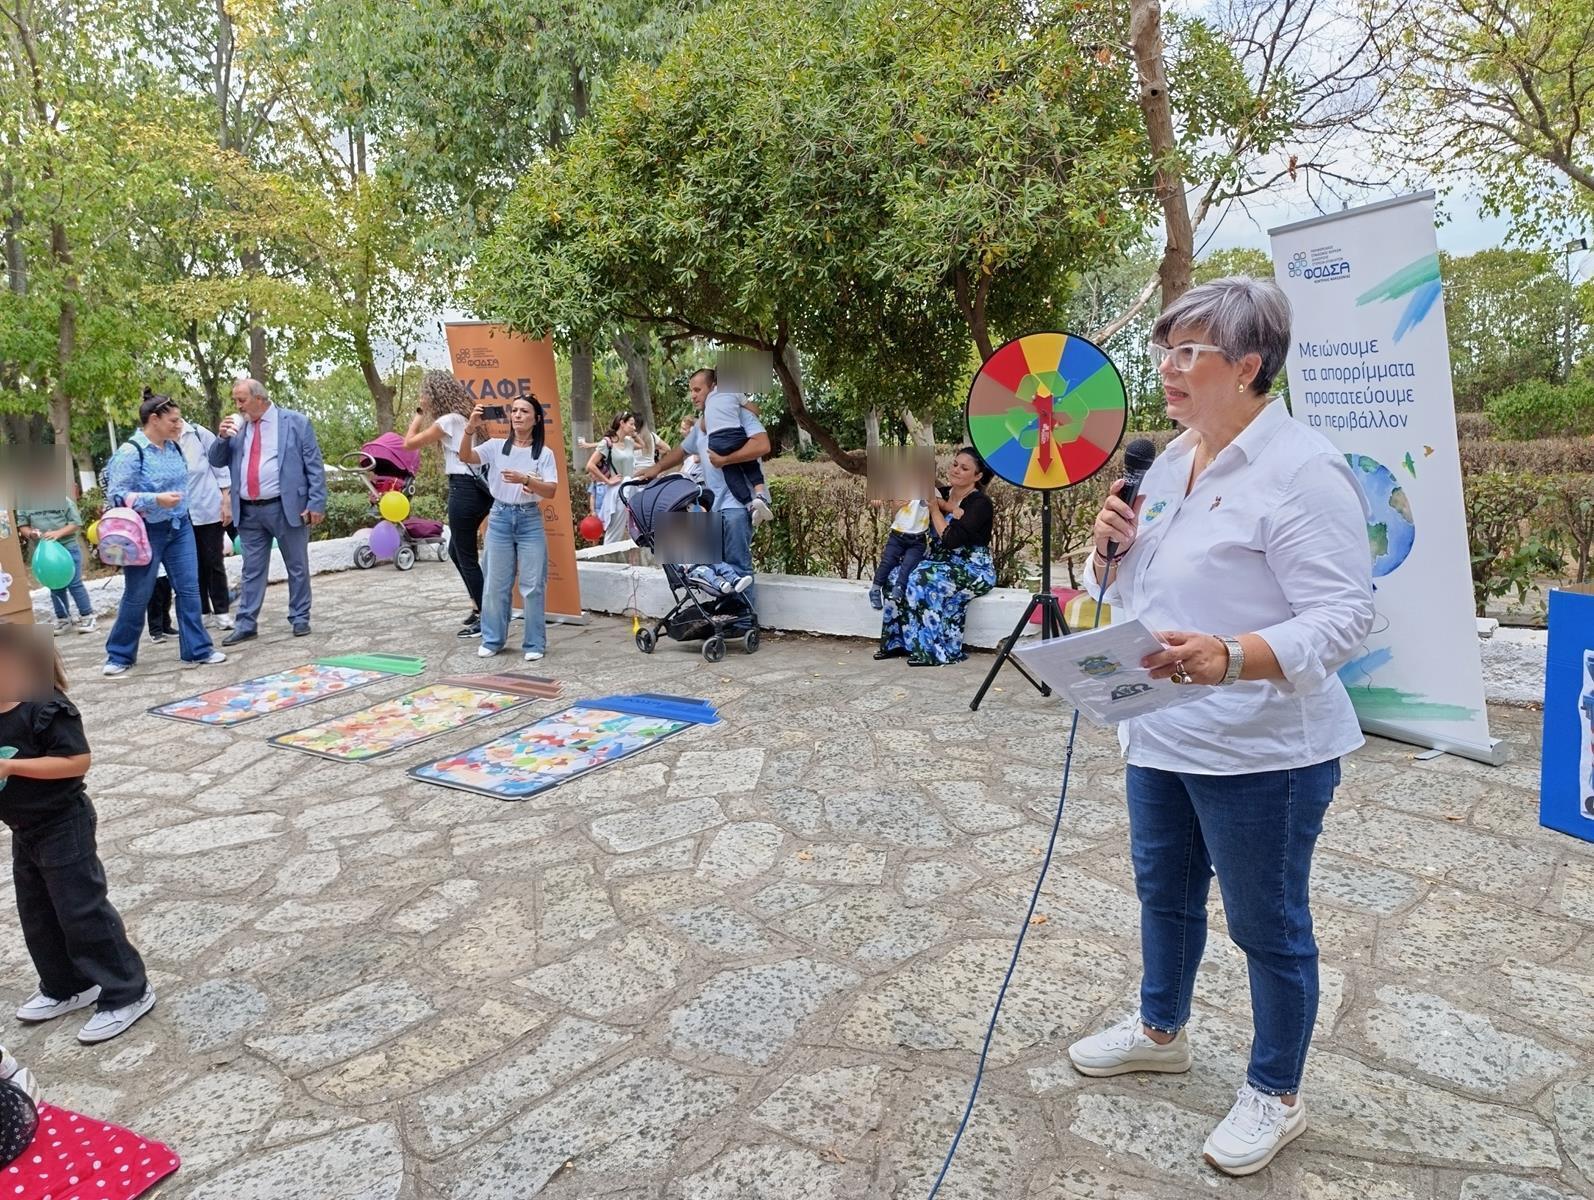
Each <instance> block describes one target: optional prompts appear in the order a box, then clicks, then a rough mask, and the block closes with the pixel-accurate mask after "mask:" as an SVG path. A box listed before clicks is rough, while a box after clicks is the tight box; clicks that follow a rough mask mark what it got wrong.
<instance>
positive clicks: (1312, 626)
mask: <svg viewBox="0 0 1594 1200" xmlns="http://www.w3.org/2000/svg"><path fill="white" fill-rule="evenodd" d="M1289 340H1290V308H1289V301H1288V300H1286V299H1285V297H1284V294H1283V292H1281V291H1280V290H1279V289H1278V288H1277V287H1276V286H1274V285H1273V284H1272V283H1265V282H1262V281H1261V280H1256V279H1247V278H1232V279H1220V280H1217V281H1216V282H1214V283H1209V284H1205V285H1203V286H1201V287H1198V288H1194V289H1192V290H1191V291H1189V292H1186V293H1185V294H1184V295H1183V296H1181V297H1180V298H1179V299H1178V300H1176V301H1175V302H1174V303H1173V304H1171V305H1169V306H1168V308H1167V309H1166V310H1165V311H1164V312H1163V314H1162V316H1161V317H1160V318H1159V319H1158V321H1157V324H1156V326H1155V327H1154V329H1153V331H1152V345H1151V354H1152V360H1153V361H1154V362H1155V363H1156V364H1157V368H1158V370H1159V371H1160V373H1161V376H1162V385H1163V394H1164V397H1165V399H1166V401H1167V406H1168V415H1169V416H1170V417H1172V418H1173V420H1174V421H1175V422H1177V423H1178V424H1179V425H1181V426H1183V427H1184V432H1183V433H1182V434H1181V435H1180V436H1179V437H1177V438H1176V439H1174V441H1173V442H1172V443H1171V444H1170V445H1169V446H1168V449H1167V451H1166V452H1165V453H1164V454H1163V455H1162V457H1161V458H1159V459H1158V460H1156V462H1155V464H1154V465H1153V466H1152V467H1151V469H1150V470H1149V471H1148V472H1147V474H1146V477H1145V480H1144V482H1143V483H1142V485H1141V487H1140V489H1139V494H1138V496H1137V497H1136V498H1135V499H1134V504H1133V507H1132V508H1131V507H1130V505H1128V504H1125V503H1124V501H1123V499H1121V498H1120V495H1119V493H1120V492H1121V491H1122V490H1123V488H1124V484H1123V483H1122V482H1120V483H1118V484H1115V485H1114V487H1113V489H1112V495H1111V496H1110V497H1109V499H1108V500H1107V503H1106V505H1105V506H1104V507H1103V508H1102V510H1101V512H1100V513H1099V514H1098V516H1097V518H1096V523H1095V528H1094V533H1095V542H1096V551H1095V554H1094V556H1093V558H1092V570H1093V575H1094V584H1095V587H1096V588H1099V587H1101V586H1102V585H1103V584H1105V585H1106V588H1107V592H1106V598H1107V601H1108V603H1109V604H1111V605H1112V606H1113V608H1114V609H1115V610H1116V611H1119V612H1122V613H1124V614H1126V615H1128V616H1132V617H1138V618H1139V619H1140V620H1142V621H1143V622H1144V623H1145V624H1146V625H1147V627H1149V628H1150V629H1153V630H1155V631H1157V636H1158V637H1159V639H1160V640H1161V641H1162V643H1163V646H1164V647H1165V648H1164V649H1163V650H1162V651H1161V652H1159V653H1157V654H1155V655H1152V656H1151V657H1150V658H1148V659H1147V660H1146V661H1145V663H1144V664H1143V665H1144V666H1146V667H1148V668H1150V670H1151V674H1152V675H1153V677H1155V678H1159V679H1172V680H1173V681H1174V682H1175V683H1177V684H1180V685H1182V686H1185V687H1191V688H1198V689H1200V695H1199V697H1198V698H1197V699H1195V700H1193V701H1191V702H1189V703H1187V704H1183V705H1180V706H1176V707H1173V708H1168V709H1164V710H1162V711H1160V712H1156V713H1151V714H1148V715H1146V716H1142V717H1136V718H1133V719H1132V720H1128V721H1125V722H1123V723H1122V725H1121V726H1120V729H1119V739H1120V741H1121V742H1122V743H1123V746H1124V751H1125V757H1126V758H1127V760H1128V767H1127V770H1126V784H1127V792H1128V800H1129V842H1130V852H1131V858H1132V860H1133V863H1134V872H1135V891H1136V894H1137V895H1138V896H1139V899H1140V934H1141V947H1140V951H1141V965H1142V978H1141V986H1140V1008H1139V1011H1138V1012H1135V1013H1131V1014H1130V1015H1129V1016H1128V1017H1126V1018H1125V1019H1124V1020H1123V1021H1122V1022H1120V1023H1119V1024H1117V1025H1115V1026H1113V1027H1112V1028H1110V1029H1107V1030H1105V1031H1104V1032H1101V1033H1098V1034H1095V1035H1093V1036H1091V1037H1087V1038H1084V1039H1083V1040H1081V1041H1078V1042H1075V1043H1074V1044H1073V1045H1072V1046H1070V1047H1069V1051H1068V1053H1069V1057H1070V1058H1071V1059H1072V1061H1073V1063H1074V1066H1075V1067H1076V1068H1077V1069H1078V1070H1079V1071H1080V1072H1082V1073H1083V1074H1086V1075H1094V1076H1108V1075H1121V1074H1125V1073H1127V1072H1131V1071H1162V1072H1181V1071H1187V1070H1189V1069H1190V1044H1189V1041H1188V1040H1187V1038H1186V1035H1185V1032H1184V1026H1185V1023H1186V1022H1187V1021H1188V1020H1189V1019H1190V1001H1191V995H1192V992H1193V991H1194V988H1195V982H1196V970H1197V968H1198V967H1199V966H1200V965H1201V953H1202V950H1203V948H1204V947H1205V944H1206V931H1207V895H1208V891H1209V886H1210V884H1211V880H1212V875H1213V872H1214V870H1215V871H1216V873H1217V876H1218V886H1219V888H1220V890H1221V891H1222V894H1223V908H1224V913H1225V915H1226V917H1227V919H1228V929H1229V936H1230V938H1232V939H1233V941H1234V942H1235V944H1236V945H1238V946H1239V947H1240V949H1241V950H1243V951H1244V952H1245V956H1246V961H1247V964H1248V966H1249V970H1250V980H1251V1011H1252V1018H1253V1024H1254V1027H1255V1035H1254V1039H1253V1041H1252V1044H1251V1057H1250V1064H1249V1067H1248V1069H1247V1071H1246V1077H1245V1080H1244V1081H1243V1082H1242V1083H1241V1085H1240V1087H1239V1090H1238V1093H1237V1099H1236V1101H1235V1104H1234V1107H1233V1108H1232V1109H1231V1110H1230V1112H1229V1115H1228V1116H1227V1117H1225V1118H1224V1119H1223V1120H1222V1121H1221V1122H1220V1123H1219V1124H1218V1126H1217V1128H1216V1129H1214V1130H1213V1131H1212V1134H1211V1136H1210V1137H1208V1138H1207V1140H1206V1144H1205V1146H1204V1147H1203V1155H1204V1157H1205V1158H1206V1161H1207V1162H1208V1163H1210V1164H1211V1165H1213V1166H1214V1167H1217V1168H1218V1169H1219V1170H1221V1171H1224V1172H1226V1173H1227V1174H1230V1175H1249V1174H1252V1173H1254V1172H1256V1171H1260V1170H1261V1169H1262V1168H1263V1167H1265V1166H1267V1164H1268V1163H1269V1162H1270V1161H1272V1159H1273V1156H1274V1155H1275V1154H1276V1153H1277V1152H1278V1150H1279V1149H1280V1148H1281V1147H1282V1146H1284V1145H1285V1144H1286V1143H1287V1142H1289V1141H1290V1140H1291V1139H1293V1138H1295V1137H1296V1136H1297V1135H1299V1134H1300V1133H1301V1131H1302V1130H1303V1129H1304V1128H1305V1122H1306V1103H1305V1099H1304V1097H1303V1095H1302V1090H1301V1089H1302V1083H1301V1076H1302V1072H1303V1070H1304V1068H1305V1065H1306V1051H1307V1047H1308V1046H1309V1045H1310V1043H1311V1039H1312V1024H1313V1021H1314V1020H1315V1019H1316V1016H1317V1003H1318V977H1317V943H1316V941H1315V940H1314V939H1313V936H1312V914H1311V909H1310V906H1309V895H1308V886H1307V881H1308V878H1309V876H1310V873H1311V864H1312V851H1313V847H1314V846H1315V844H1316V842H1317V837H1318V834H1319V833H1321V831H1322V828H1323V816H1324V814H1325V812H1326V811H1327V809H1328V805H1329V801H1330V800H1331V799H1332V798H1333V795H1334V788H1335V787H1336V786H1337V785H1338V783H1339V778H1340V768H1339V760H1340V757H1341V756H1342V755H1345V754H1348V753H1350V752H1351V751H1352V750H1355V749H1356V748H1357V747H1358V746H1360V745H1361V744H1362V735H1361V729H1360V727H1359V726H1358V724H1357V721H1356V713H1355V711H1354V710H1353V709H1352V707H1351V702H1350V697H1349V696H1348V695H1347V694H1346V692H1345V688H1344V685H1343V684H1342V683H1341V682H1340V680H1339V677H1338V675H1336V674H1335V672H1336V671H1337V670H1338V669H1339V668H1340V667H1341V666H1342V665H1344V664H1345V663H1346V662H1348V661H1349V660H1350V659H1351V658H1352V656H1353V655H1354V654H1355V653H1356V652H1357V649H1358V648H1359V646H1360V645H1361V642H1362V639H1363V638H1365V637H1366V636H1367V633H1368V631H1369V630H1370V629H1371V628H1372V623H1373V589H1372V555H1371V552H1370V550H1369V547H1368V542H1367V515H1366V514H1367V508H1366V501H1365V500H1364V498H1363V497H1362V494H1361V490H1360V488H1359V486H1358V485H1357V483H1356V480H1355V477H1354V476H1353V475H1352V474H1351V471H1350V469H1349V466H1348V465H1347V464H1346V462H1345V458H1344V455H1342V454H1341V453H1340V452H1339V451H1338V450H1337V449H1335V447H1334V446H1333V445H1332V444H1331V443H1330V442H1329V441H1328V440H1327V439H1326V438H1324V437H1323V436H1322V435H1321V434H1319V433H1317V432H1315V431H1313V430H1311V429H1308V428H1307V427H1306V426H1305V425H1302V424H1300V423H1298V422H1296V421H1294V420H1292V419H1291V418H1290V415H1289V413H1288V412H1287V411H1285V408H1284V403H1283V401H1281V400H1275V399H1272V398H1271V397H1270V396H1269V395H1268V389H1269V387H1270V386H1271V385H1272V383H1273V380H1274V378H1275V377H1276V376H1277V374H1278V373H1279V371H1280V370H1281V369H1282V368H1283V366H1284V358H1285V355H1286V353H1287V351H1288V349H1289Z"/></svg>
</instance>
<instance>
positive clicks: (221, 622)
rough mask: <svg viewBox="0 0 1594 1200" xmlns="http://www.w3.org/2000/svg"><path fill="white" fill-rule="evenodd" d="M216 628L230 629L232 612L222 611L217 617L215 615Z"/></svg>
mask: <svg viewBox="0 0 1594 1200" xmlns="http://www.w3.org/2000/svg"><path fill="white" fill-rule="evenodd" d="M216 628H217V629H231V628H232V614H231V613H222V614H221V615H220V616H219V617H217V618H216Z"/></svg>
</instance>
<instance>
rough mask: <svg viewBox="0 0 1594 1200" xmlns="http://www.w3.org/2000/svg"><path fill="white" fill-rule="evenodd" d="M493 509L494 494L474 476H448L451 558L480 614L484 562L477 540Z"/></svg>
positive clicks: (449, 551)
mask: <svg viewBox="0 0 1594 1200" xmlns="http://www.w3.org/2000/svg"><path fill="white" fill-rule="evenodd" d="M492 507H493V497H492V493H490V492H489V491H488V490H487V489H486V488H484V487H483V486H482V485H481V484H480V483H478V482H476V477H475V476H473V475H450V476H449V477H448V557H449V559H450V560H451V561H452V562H453V564H454V569H455V570H456V571H458V572H459V577H460V578H461V579H462V580H464V582H465V590H466V591H467V592H469V593H470V602H471V605H472V606H473V607H474V608H475V609H476V611H477V612H481V610H482V563H481V549H480V548H479V547H478V546H477V544H476V538H477V535H478V534H479V533H480V531H481V527H482V522H483V521H485V520H486V519H487V514H488V513H489V512H491V511H492Z"/></svg>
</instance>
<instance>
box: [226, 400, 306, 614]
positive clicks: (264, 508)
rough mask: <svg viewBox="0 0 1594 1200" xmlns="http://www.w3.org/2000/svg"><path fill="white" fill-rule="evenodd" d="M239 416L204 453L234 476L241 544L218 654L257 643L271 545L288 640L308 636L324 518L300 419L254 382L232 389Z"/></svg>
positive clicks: (234, 504)
mask: <svg viewBox="0 0 1594 1200" xmlns="http://www.w3.org/2000/svg"><path fill="white" fill-rule="evenodd" d="M232 401H233V403H234V404H235V405H237V406H238V412H237V413H236V414H234V413H228V414H227V416H226V417H225V418H224V419H223V420H222V423H221V428H220V429H218V430H217V431H216V443H215V445H213V446H211V448H210V461H211V463H212V465H214V466H218V467H226V468H228V470H229V471H230V472H231V474H232V520H233V524H234V525H236V526H237V527H238V537H239V540H240V541H241V542H242V543H243V556H244V580H243V591H242V594H241V595H240V596H239V598H238V616H237V619H236V627H235V628H234V629H233V631H232V633H231V634H229V635H228V636H227V637H225V638H223V639H222V643H221V644H222V645H223V646H233V645H236V644H237V643H239V642H247V641H249V640H250V639H251V638H253V637H254V636H255V627H256V623H257V620H258V618H259V616H260V605H261V603H262V601H264V600H265V598H266V577H267V574H268V573H269V572H270V570H271V540H272V539H273V538H275V539H276V540H277V548H278V549H280V550H281V551H282V561H283V563H284V564H285V565H286V566H287V568H288V621H289V623H290V624H292V626H293V636H294V637H304V636H305V635H306V634H308V633H309V632H310V528H311V526H314V525H319V524H321V522H322V521H323V520H324V519H325V518H326V512H327V478H326V471H325V469H324V468H323V466H322V462H321V446H320V445H319V443H317V442H316V439H315V430H314V429H313V428H312V427H311V425H310V419H309V418H308V417H306V416H305V415H304V414H303V413H296V412H289V411H288V410H287V409H284V408H278V407H277V406H276V405H275V404H273V403H271V401H270V400H269V399H268V398H267V397H266V389H265V388H264V387H263V386H262V385H261V383H260V381H259V380H258V379H240V380H239V381H238V382H237V383H235V384H233V388H232Z"/></svg>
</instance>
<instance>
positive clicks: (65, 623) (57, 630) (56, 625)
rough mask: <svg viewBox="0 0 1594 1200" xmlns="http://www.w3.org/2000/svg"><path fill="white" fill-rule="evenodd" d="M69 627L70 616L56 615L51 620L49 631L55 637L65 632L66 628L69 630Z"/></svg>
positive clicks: (70, 625) (70, 622)
mask: <svg viewBox="0 0 1594 1200" xmlns="http://www.w3.org/2000/svg"><path fill="white" fill-rule="evenodd" d="M71 628H72V618H70V617H57V618H56V619H55V620H54V622H52V623H51V625H50V632H51V634H52V635H54V636H55V637H60V636H61V635H62V634H63V633H65V632H66V631H67V630H69V629H71Z"/></svg>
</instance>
